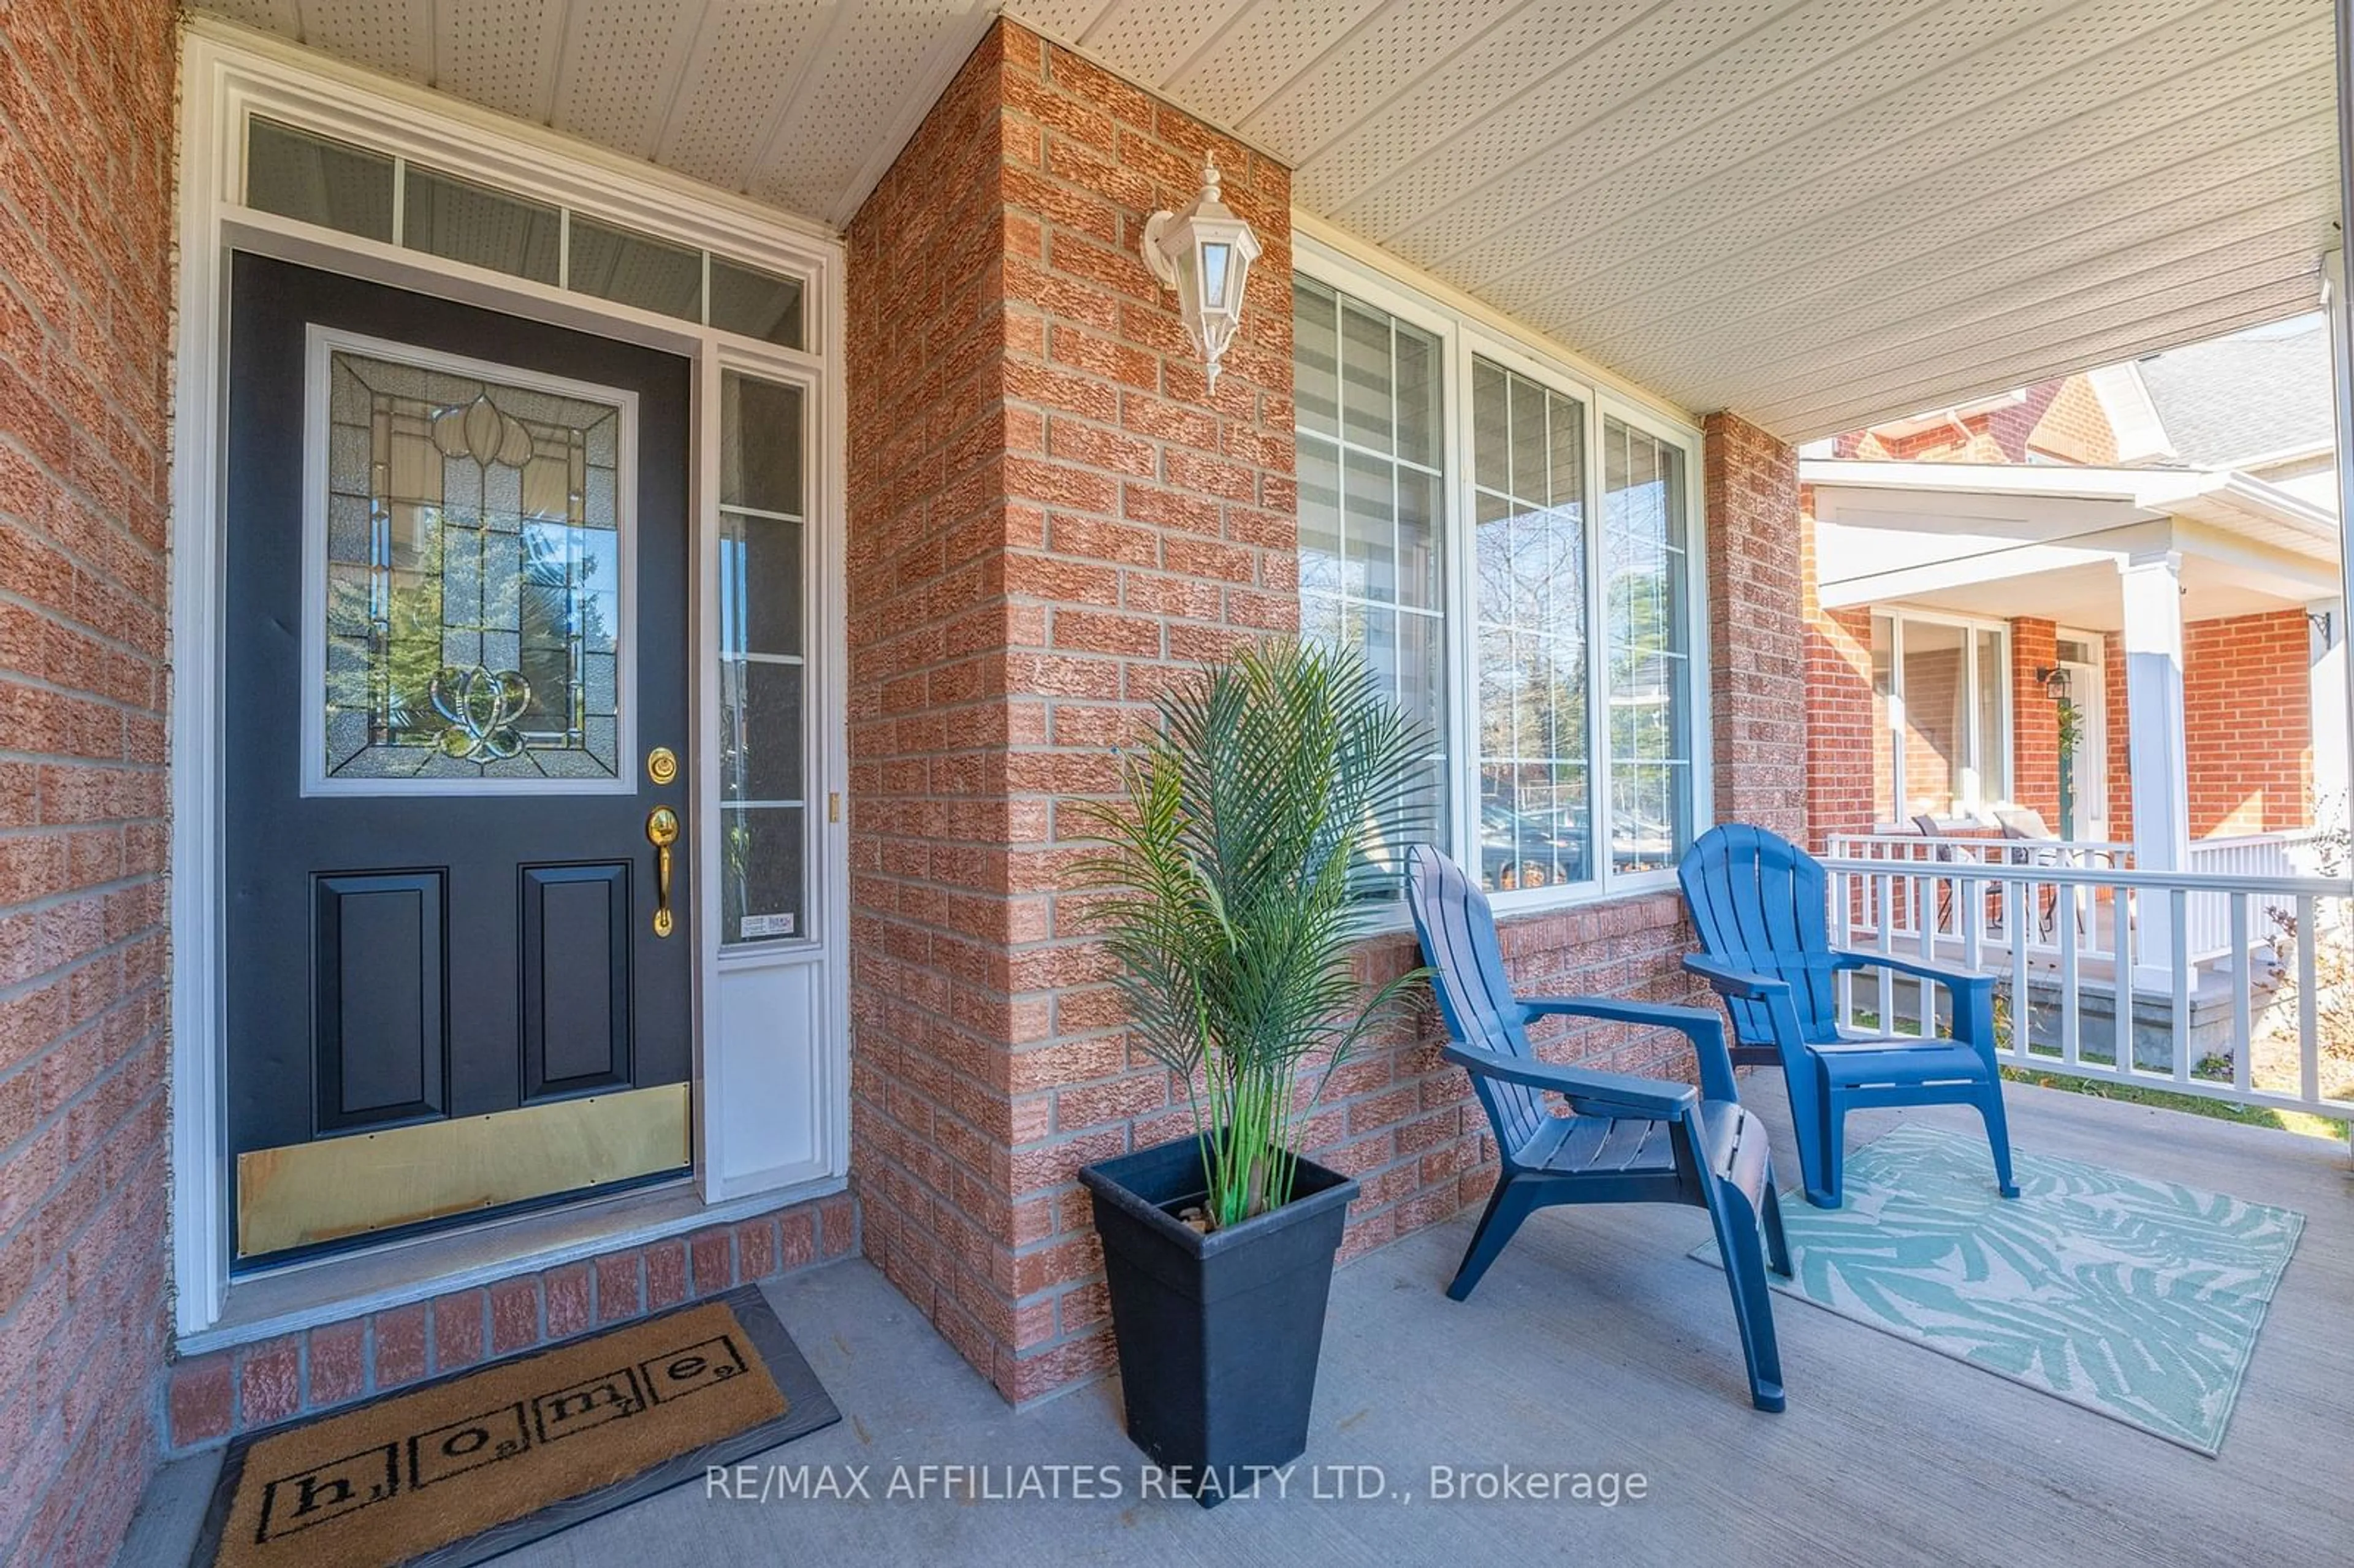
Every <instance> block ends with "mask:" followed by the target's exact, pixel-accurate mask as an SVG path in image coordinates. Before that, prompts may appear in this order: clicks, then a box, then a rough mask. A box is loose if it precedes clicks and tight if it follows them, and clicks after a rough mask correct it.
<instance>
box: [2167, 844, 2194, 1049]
mask: <svg viewBox="0 0 2354 1568" xmlns="http://www.w3.org/2000/svg"><path fill="white" fill-rule="evenodd" d="M2166 896H2167V907H2168V911H2169V912H2170V913H2171V914H2172V915H2173V916H2174V917H2173V919H2172V920H2170V921H2169V922H2168V924H2169V925H2170V926H2172V927H2173V928H2174V1081H2175V1082H2176V1083H2178V1084H2187V1083H2189V1082H2190V894H2189V893H2187V892H2185V891H2184V890H2183V889H2181V888H2179V887H2169V888H2168V889H2167V890H2166Z"/></svg>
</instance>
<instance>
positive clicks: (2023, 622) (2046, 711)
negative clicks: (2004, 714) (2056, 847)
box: [2010, 615, 2088, 832]
mask: <svg viewBox="0 0 2354 1568" xmlns="http://www.w3.org/2000/svg"><path fill="white" fill-rule="evenodd" d="M2059 662H2060V645H2059V641H2058V635H2057V631H2056V630H2055V628H2054V627H2053V626H2052V622H2051V621H2049V620H2039V619H2037V618H2036V617H2033V616H2026V615H2022V616H2019V617H2017V618H2016V619H2014V620H2012V621H2011V623H2010V798H2011V800H2014V801H2015V802H2017V803H2018V804H2020V805H2021V806H2024V807H2026V808H2027V809H2028V810H2031V811H2041V813H2042V814H2043V820H2044V821H2046V822H2048V823H2050V824H2051V826H2052V832H2062V831H2063V829H2062V826H2061V821H2060V705H2059V704H2058V703H2056V702H2054V701H2053V700H2052V696H2051V694H2050V693H2049V692H2048V691H2046V690H2045V688H2044V686H2043V683H2041V682H2040V681H2038V680H2037V679H2036V678H2035V672H2036V671H2038V670H2049V669H2051V668H2052V667H2053V666H2055V665H2056V664H2058V663H2059ZM2080 788H2081V781H2080ZM2087 804H2088V802H2086V801H2084V800H2078V801H2077V810H2079V811H2080V812H2081V811H2083V810H2084V808H2085V806H2086V805H2087Z"/></svg>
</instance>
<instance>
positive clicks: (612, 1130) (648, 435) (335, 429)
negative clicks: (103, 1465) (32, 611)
mask: <svg viewBox="0 0 2354 1568" xmlns="http://www.w3.org/2000/svg"><path fill="white" fill-rule="evenodd" d="M231 320H232V340H231V341H232V351H231V361H230V372H229V385H228V493H227V497H226V502H227V517H228V527H227V530H226V536H227V541H228V542H227V556H226V560H225V562H224V563H223V565H224V567H225V582H226V592H225V598H226V606H225V609H226V626H227V650H226V652H227V675H226V682H225V686H224V690H223V692H222V697H223V723H222V739H223V742H224V749H225V758H226V766H225V769H224V779H225V787H226V796H225V800H224V801H223V806H224V823H223V827H224V844H225V850H226V857H225V858H226V866H225V871H226V888H227V899H226V903H227V911H226V912H227V916H228V942H227V955H226V957H227V980H228V984H227V997H226V1011H227V1024H228V1064H227V1068H228V1109H229V1136H230V1153H231V1155H232V1156H233V1158H234V1161H235V1163H236V1165H237V1169H238V1181H239V1242H238V1247H237V1250H238V1253H239V1255H240V1256H243V1257H253V1256H258V1255H273V1254H283V1253H286V1252H288V1251H291V1250H295V1249H299V1248H301V1247H303V1246H307V1245H317V1244H320V1243H323V1242H334V1241H337V1240H343V1239H346V1238H351V1237H355V1236H361V1235H365V1234H371V1233H374V1234H383V1233H387V1232H392V1231H398V1230H400V1229H403V1228H405V1227H408V1226H411V1225H415V1224H427V1223H431V1222H433V1221H435V1220H437V1219H440V1218H442V1217H445V1216H446V1215H448V1214H451V1213H480V1212H482V1211H483V1210H485V1209H496V1208H499V1207H503V1206H505V1205H509V1204H513V1203H515V1202H534V1201H546V1199H548V1198H550V1197H552V1196H555V1195H557V1194H559V1193H562V1192H567V1191H578V1190H579V1189H580V1188H582V1187H588V1186H598V1185H606V1184H610V1182H611V1181H617V1180H625V1179H629V1178H632V1177H639V1176H643V1175H646V1174H650V1173H651V1171H652V1170H654V1169H662V1168H665V1167H667V1168H675V1167H676V1166H677V1165H678V1164H680V1163H682V1162H683V1159H684V1155H683V1147H684V1106H685V1094H684V1088H683V1085H684V1082H685V1080H686V1077H687V1075H688V1069H689V1058H690V1045H689V1042H690V997H691V989H692V984H691V982H692V970H693V960H692V953H693V940H692V930H691V926H692V921H691V919H690V912H691V910H692V907H693V886H692V880H693V879H692V877H691V874H690V872H689V867H688V859H689V857H688V855H687V853H686V849H687V842H686V838H685V835H684V832H683V831H681V830H682V827H683V822H684V817H685V815H686V801H687V799H688V789H687V786H688V779H687V776H686V771H685V760H686V758H689V757H690V756H691V748H690V746H689V736H688V733H687V731H688V712H689V709H688V701H687V671H688V647H689V642H688V624H687V582H688V577H687V556H688V550H687V518H686V504H687V485H686V473H687V461H688V457H687V454H688V450H689V441H688V387H689V368H690V367H689V366H688V365H687V363H686V362H685V361H684V360H681V359H678V358H675V357H673V356H671V355H663V354H661V353H658V352H655V351H653V350H652V349H648V348H643V347H639V346H635V345H631V344H621V343H617V342H613V341H610V340H608V339H603V338H599V337H594V336H590V335H588V334H581V333H577V332H571V331H566V330H562V329H559V328H556V327H552V326H548V325H545V324H542V323H535V322H528V321H522V320H517V319H514V318H511V317H507V316H503V315H499V314H496V313H491V312H487V311H483V310H479V309H475V308H473V307H471V306H465V305H459V304H454V303H451V302H446V301H441V300H435V299H430V298H427V297H424V296H420V295H417V294H412V293H408V292H404V291H398V290H395V289H390V288H386V287H383V286H379V285H376V284H373V283H366V282H360V281H354V280H352V279H348V278H341V277H336V276H333V275H331V274H328V273H323V272H319V271H314V270H308V269H304V268H300V267H295V266H292V265H290V264H287V263H284V262H280V261H274V260H264V259H261V258H259V257H254V256H248V255H239V256H238V257H237V258H236V260H235V267H234V270H233V293H232V301H231ZM666 833H667V835H668V836H669V838H670V841H671V842H670V843H669V845H668V848H667V850H665V849H664V848H663V847H660V846H658V844H657V842H655V841H657V840H659V839H662V838H663V837H664V836H665V834H666ZM655 1089H663V1090H664V1091H665V1092H664V1093H663V1094H662V1095H658V1096H649V1095H647V1094H646V1093H645V1091H649V1090H655ZM673 1107H674V1108H673ZM655 1123H659V1124H660V1125H658V1126H656V1125H654V1124H655ZM361 1139H366V1140H370V1141H368V1142H365V1143H362V1142H357V1141H354V1142H350V1143H343V1144H340V1146H339V1147H338V1148H336V1149H334V1150H323V1149H320V1148H317V1147H315V1146H318V1145H321V1144H323V1143H325V1142H329V1141H336V1140H361Z"/></svg>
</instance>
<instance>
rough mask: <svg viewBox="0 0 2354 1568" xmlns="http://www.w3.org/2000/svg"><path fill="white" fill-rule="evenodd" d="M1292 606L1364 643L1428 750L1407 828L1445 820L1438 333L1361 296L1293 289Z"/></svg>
mask: <svg viewBox="0 0 2354 1568" xmlns="http://www.w3.org/2000/svg"><path fill="white" fill-rule="evenodd" d="M1292 305H1293V339H1292V341H1293V345H1294V355H1295V362H1294V376H1295V382H1294V398H1295V406H1296V407H1297V408H1298V410H1299V412H1298V416H1297V421H1296V422H1297V429H1298V432H1299V468H1298V474H1299V617H1300V634H1301V636H1302V637H1304V638H1306V639H1309V640H1310V641H1323V642H1328V643H1331V644H1333V645H1336V646H1339V647H1344V648H1351V649H1354V650H1355V651H1357V652H1359V653H1361V654H1362V655H1363V657H1364V659H1365V662H1366V663H1367V664H1368V665H1369V666H1370V667H1371V668H1372V670H1373V673H1374V674H1375V675H1376V676H1377V677H1378V678H1379V679H1380V680H1381V681H1382V682H1383V683H1384V685H1385V686H1386V687H1387V688H1388V690H1389V692H1390V694H1391V695H1392V696H1393V697H1394V699H1395V700H1396V702H1397V703H1398V705H1399V706H1400V707H1401V708H1402V709H1403V710H1404V711H1405V714H1406V715H1407V716H1408V717H1409V718H1411V719H1412V720H1414V721H1415V722H1416V723H1418V724H1420V725H1422V726H1424V727H1425V728H1426V730H1427V732H1428V733H1429V735H1430V736H1431V737H1432V740H1433V743H1434V747H1435V749H1434V750H1433V751H1432V752H1431V754H1430V756H1429V758H1428V768H1429V773H1428V778H1429V784H1430V788H1429V789H1428V790H1427V791H1426V797H1425V799H1426V821H1425V822H1424V824H1423V825H1422V826H1421V827H1419V828H1417V829H1416V830H1415V832H1414V836H1415V837H1416V838H1429V839H1433V840H1435V841H1437V842H1446V839H1447V833H1446V831H1445V824H1446V822H1447V807H1446V800H1447V795H1448V789H1447V772H1448V765H1447V755H1446V752H1445V749H1444V743H1445V734H1446V728H1445V726H1446V716H1447V701H1446V656H1447V655H1446V647H1447V638H1446V618H1445V612H1444V609H1443V608H1442V599H1441V593H1442V573H1441V572H1440V569H1439V563H1440V559H1441V554H1440V552H1441V540H1440V537H1439V529H1440V526H1441V521H1440V520H1441V517H1442V515H1443V509H1442V502H1441V490H1440V486H1441V483H1442V482H1443V477H1444V476H1443V475H1442V473H1441V472H1440V471H1439V469H1438V467H1437V457H1438V431H1439V429H1441V428H1442V427H1441V424H1440V420H1441V410H1440V408H1439V406H1438V402H1439V387H1438V366H1439V363H1440V354H1439V344H1438V340H1437V338H1436V337H1434V336H1432V335H1431V334H1427V333H1424V332H1422V331H1420V330H1419V329H1417V328H1416V327H1414V326H1412V325H1410V324H1408V323H1402V322H1398V321H1396V320H1395V319H1394V318H1393V317H1391V316H1389V315H1388V314H1387V313H1384V312H1382V311H1379V310H1376V309H1374V308H1373V307H1372V306H1370V305H1367V304H1364V303H1363V302H1360V301H1357V300H1354V299H1352V298H1349V297H1348V296H1346V295H1342V294H1340V293H1338V292H1336V291H1332V290H1330V289H1326V288H1324V287H1322V286H1321V285H1319V284H1315V283H1313V282H1310V281H1305V280H1302V281H1299V283H1297V284H1296V285H1295V286H1294V289H1293V291H1292Z"/></svg>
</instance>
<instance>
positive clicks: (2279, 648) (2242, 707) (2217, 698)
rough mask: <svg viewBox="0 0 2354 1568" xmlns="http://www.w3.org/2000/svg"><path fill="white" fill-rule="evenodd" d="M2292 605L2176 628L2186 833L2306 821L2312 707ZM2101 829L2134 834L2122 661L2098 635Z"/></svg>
mask: <svg viewBox="0 0 2354 1568" xmlns="http://www.w3.org/2000/svg"><path fill="white" fill-rule="evenodd" d="M2308 636H2309V633H2308V630H2307V628H2306V620H2305V611H2304V610H2303V609H2279V610H2270V611H2266V612H2264V613H2263V614H2259V615H2241V616H2231V617H2227V618H2224V619H2221V620H2194V621H2191V622H2190V623H2188V624H2187V625H2185V626H2184V627H2183V629H2182V718H2183V733H2184V751H2185V758H2184V768H2183V771H2184V774H2185V776H2186V782H2187V783H2188V784H2189V787H2190V836H2191V837H2192V838H2194V839H2204V838H2229V837H2232V836H2233V835H2235V834H2239V833H2257V832H2274V831H2276V830H2279V829H2284V828H2300V827H2305V826H2307V825H2309V824H2310V822H2311V821H2312V810H2313V707H2312V700H2313V699H2312V690H2311V685H2310V682H2311V675H2310V673H2309V661H2310V657H2311V654H2310V650H2309V647H2308V643H2307V639H2308ZM2106 644H2107V653H2106V655H2105V665H2106V667H2105V675H2106V683H2107V686H2108V704H2109V712H2108V725H2109V747H2108V757H2109V836H2110V837H2111V838H2113V839H2118V840H2129V839H2131V838H2132V837H2133V778H2132V774H2131V771H2130V767H2129V758H2130V756H2131V752H2130V749H2129V748H2130V747H2131V744H2132V736H2131V734H2130V733H2129V727H2128V726H2129V721H2128V718H2127V715H2126V661H2125V652H2124V648H2123V645H2122V641H2121V640H2120V639H2119V638H2118V636H2117V634H2116V633H2115V632H2114V631H2113V632H2110V633H2109V634H2108V636H2107V638H2106Z"/></svg>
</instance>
